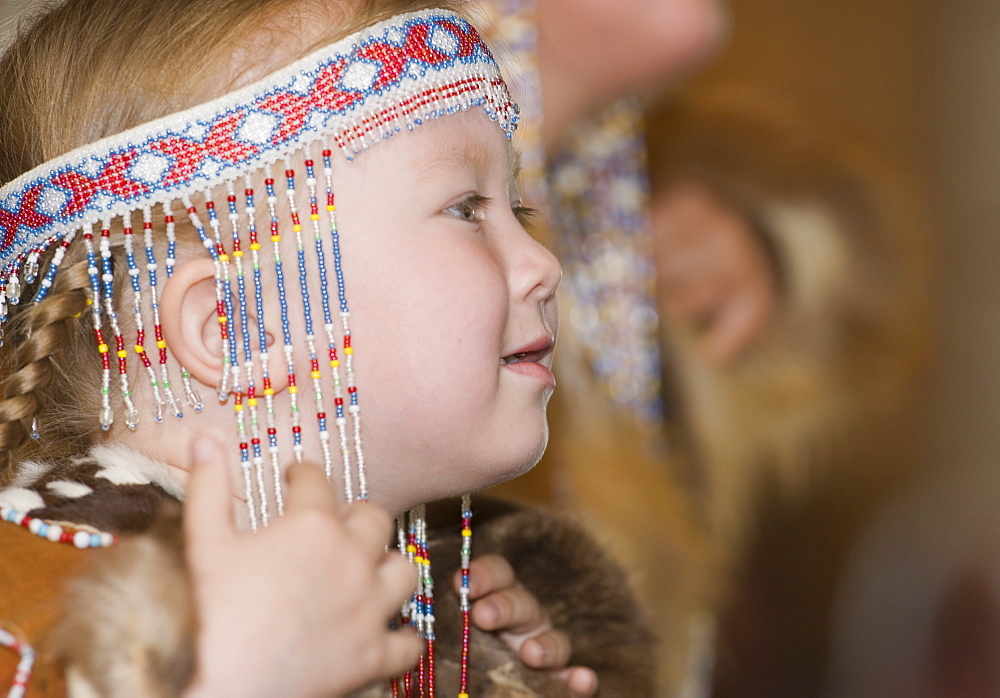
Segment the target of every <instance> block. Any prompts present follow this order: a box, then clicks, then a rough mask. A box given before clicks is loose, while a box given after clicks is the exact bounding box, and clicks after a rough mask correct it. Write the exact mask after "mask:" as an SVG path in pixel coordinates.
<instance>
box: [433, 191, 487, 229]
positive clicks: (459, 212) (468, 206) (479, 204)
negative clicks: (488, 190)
mask: <svg viewBox="0 0 1000 698" xmlns="http://www.w3.org/2000/svg"><path fill="white" fill-rule="evenodd" d="M488 203H489V199H488V198H486V197H485V196H481V195H479V194H473V195H472V196H469V197H467V198H465V199H462V200H461V201H459V202H457V203H454V204H452V205H451V206H449V207H447V208H446V209H444V210H443V211H442V213H446V214H448V215H449V216H454V217H455V218H458V219H459V220H463V221H466V222H468V223H477V222H479V221H481V220H483V218H484V215H483V208H484V207H485V206H486V205H487V204H488Z"/></svg>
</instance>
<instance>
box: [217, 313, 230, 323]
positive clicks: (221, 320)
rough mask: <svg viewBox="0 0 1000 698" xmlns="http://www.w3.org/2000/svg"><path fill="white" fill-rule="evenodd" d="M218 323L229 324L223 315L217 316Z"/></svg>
mask: <svg viewBox="0 0 1000 698" xmlns="http://www.w3.org/2000/svg"><path fill="white" fill-rule="evenodd" d="M219 322H220V323H222V322H229V318H228V317H226V316H225V315H220V316H219Z"/></svg>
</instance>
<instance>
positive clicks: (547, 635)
mask: <svg viewBox="0 0 1000 698" xmlns="http://www.w3.org/2000/svg"><path fill="white" fill-rule="evenodd" d="M572 652H573V647H572V645H571V643H570V640H569V635H567V634H566V633H564V632H561V631H559V630H552V629H549V630H546V631H544V632H542V633H539V634H538V635H535V636H533V637H529V638H527V639H526V640H525V641H524V642H523V643H522V644H521V649H520V650H519V651H518V655H519V656H520V657H521V661H522V662H524V663H525V664H527V665H528V666H530V667H533V668H535V669H562V668H563V667H564V666H566V665H567V664H569V658H570V655H571V654H572Z"/></svg>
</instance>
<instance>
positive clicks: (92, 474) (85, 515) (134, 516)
mask: <svg viewBox="0 0 1000 698" xmlns="http://www.w3.org/2000/svg"><path fill="white" fill-rule="evenodd" d="M14 484H15V486H14V487H10V488H7V489H4V490H0V503H3V504H4V505H5V506H9V507H11V508H13V509H16V510H17V511H21V512H23V513H25V514H30V515H31V516H34V517H35V518H40V519H45V520H51V521H65V522H69V523H75V524H85V525H89V526H93V527H95V528H98V529H100V530H104V531H108V532H110V533H115V534H119V535H120V534H123V533H138V532H142V531H145V530H146V529H148V528H149V526H150V525H151V524H152V523H153V521H154V519H155V518H156V514H157V512H158V511H159V510H160V508H161V507H162V506H163V505H164V504H166V503H167V502H174V501H176V500H177V499H179V498H180V496H181V495H182V494H183V491H182V489H181V487H180V485H179V484H178V483H177V482H175V481H174V480H173V478H172V477H171V476H170V470H169V466H167V465H166V464H165V463H161V462H159V461H155V460H152V459H150V458H146V457H145V456H142V455H140V454H138V453H135V452H134V451H130V450H128V449H126V448H124V447H122V446H96V447H94V448H93V449H91V451H90V453H89V454H87V455H86V456H82V457H80V458H73V459H70V460H68V461H65V462H55V463H50V462H40V461H26V462H24V463H22V464H21V465H20V466H19V468H18V472H17V475H16V476H15V478H14Z"/></svg>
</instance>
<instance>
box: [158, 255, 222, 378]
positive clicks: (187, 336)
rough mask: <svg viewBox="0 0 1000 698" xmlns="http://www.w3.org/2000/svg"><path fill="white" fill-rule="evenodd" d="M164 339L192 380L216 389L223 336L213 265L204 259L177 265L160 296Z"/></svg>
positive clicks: (220, 364) (220, 368) (209, 260)
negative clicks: (221, 333)
mask: <svg viewBox="0 0 1000 698" xmlns="http://www.w3.org/2000/svg"><path fill="white" fill-rule="evenodd" d="M160 321H161V323H162V325H163V338H164V340H166V342H167V346H168V347H169V348H170V351H171V352H173V355H174V358H176V359H177V361H178V362H180V364H181V366H183V367H184V368H186V369H187V370H188V371H189V372H190V373H191V376H192V377H193V378H195V379H196V380H198V382H200V383H202V384H203V385H205V386H208V387H211V388H216V387H217V386H218V385H219V377H220V375H221V373H222V337H221V335H220V333H219V319H218V314H217V312H216V297H215V262H213V261H212V260H211V259H208V258H207V257H199V258H197V259H192V260H189V261H187V262H184V263H183V264H181V265H179V266H178V267H177V268H176V269H175V271H174V273H173V275H172V276H171V277H170V278H169V279H168V280H167V283H166V284H164V286H163V293H162V294H161V295H160Z"/></svg>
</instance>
